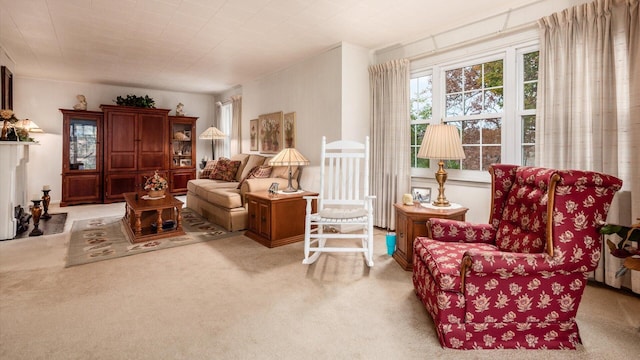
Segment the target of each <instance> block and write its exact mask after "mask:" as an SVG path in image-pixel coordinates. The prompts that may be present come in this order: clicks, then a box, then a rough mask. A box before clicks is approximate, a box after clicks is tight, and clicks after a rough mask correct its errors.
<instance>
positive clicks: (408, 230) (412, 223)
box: [393, 203, 469, 271]
mask: <svg viewBox="0 0 640 360" xmlns="http://www.w3.org/2000/svg"><path fill="white" fill-rule="evenodd" d="M393 207H394V208H395V209H396V251H395V252H394V253H393V258H394V259H396V261H397V262H398V264H400V266H401V267H402V268H403V269H405V270H407V271H411V270H413V240H415V238H416V237H418V236H427V220H429V219H431V218H441V219H451V220H460V221H464V219H465V214H466V213H467V211H468V210H469V209H467V208H465V207H459V208H454V209H448V208H441V209H431V208H426V207H423V206H420V205H404V204H402V203H397V204H394V205H393Z"/></svg>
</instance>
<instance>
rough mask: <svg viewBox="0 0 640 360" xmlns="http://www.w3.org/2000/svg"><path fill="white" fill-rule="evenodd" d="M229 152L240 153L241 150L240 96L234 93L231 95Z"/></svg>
mask: <svg viewBox="0 0 640 360" xmlns="http://www.w3.org/2000/svg"><path fill="white" fill-rule="evenodd" d="M231 104H232V105H231V111H232V113H231V133H230V134H229V140H231V154H240V153H241V152H242V130H241V126H240V122H241V119H242V96H241V95H234V96H232V97H231Z"/></svg>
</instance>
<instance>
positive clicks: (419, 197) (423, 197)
mask: <svg viewBox="0 0 640 360" xmlns="http://www.w3.org/2000/svg"><path fill="white" fill-rule="evenodd" d="M411 196H413V201H419V202H420V203H421V204H428V203H430V202H431V188H419V187H414V188H411Z"/></svg>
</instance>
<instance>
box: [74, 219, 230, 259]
mask: <svg viewBox="0 0 640 360" xmlns="http://www.w3.org/2000/svg"><path fill="white" fill-rule="evenodd" d="M124 226H125V225H124V224H123V223H122V217H121V216H115V217H103V218H96V219H89V220H76V221H74V222H73V226H72V227H71V238H70V240H69V249H68V251H67V259H66V260H67V262H66V266H65V267H70V266H75V265H82V264H88V263H92V262H96V261H102V260H108V259H114V258H119V257H123V256H129V255H135V254H140V253H144V252H149V251H154V250H160V249H168V248H172V247H176V246H183V245H189V244H194V243H199V242H205V241H210V240H216V239H223V238H227V237H230V236H235V235H238V234H241V233H242V232H241V231H235V232H228V231H226V230H224V229H223V228H222V227H221V226H218V225H215V224H213V223H211V222H209V221H208V220H206V219H205V218H203V217H201V216H200V215H198V214H196V213H195V212H193V211H191V210H190V209H184V210H183V211H182V227H183V229H184V231H185V232H186V235H180V236H176V237H169V238H164V239H158V240H151V241H147V242H141V243H136V244H132V243H131V241H130V240H129V235H128V234H127V231H126V229H125V228H124Z"/></svg>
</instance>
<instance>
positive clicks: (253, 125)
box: [249, 119, 258, 151]
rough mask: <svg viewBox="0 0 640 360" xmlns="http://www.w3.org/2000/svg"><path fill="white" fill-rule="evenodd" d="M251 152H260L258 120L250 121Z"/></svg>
mask: <svg viewBox="0 0 640 360" xmlns="http://www.w3.org/2000/svg"><path fill="white" fill-rule="evenodd" d="M249 150H250V151H258V119H253V120H249Z"/></svg>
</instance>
